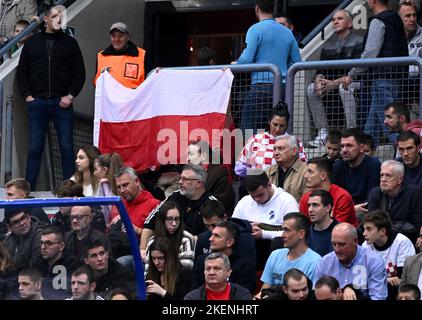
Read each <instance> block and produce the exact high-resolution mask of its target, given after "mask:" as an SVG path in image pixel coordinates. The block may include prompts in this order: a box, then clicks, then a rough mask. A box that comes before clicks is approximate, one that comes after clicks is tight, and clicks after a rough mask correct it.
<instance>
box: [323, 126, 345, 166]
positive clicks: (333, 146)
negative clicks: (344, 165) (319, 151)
mask: <svg viewBox="0 0 422 320" xmlns="http://www.w3.org/2000/svg"><path fill="white" fill-rule="evenodd" d="M340 150H341V131H338V130H331V131H330V132H328V135H327V142H326V143H325V153H324V154H323V155H322V157H324V158H328V159H330V160H331V163H332V164H334V161H336V160H339V159H342V156H341V153H340Z"/></svg>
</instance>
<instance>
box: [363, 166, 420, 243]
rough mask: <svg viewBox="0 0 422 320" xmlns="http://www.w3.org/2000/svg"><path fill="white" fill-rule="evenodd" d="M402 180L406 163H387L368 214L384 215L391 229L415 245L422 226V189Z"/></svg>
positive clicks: (373, 195) (370, 202)
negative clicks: (387, 218)
mask: <svg viewBox="0 0 422 320" xmlns="http://www.w3.org/2000/svg"><path fill="white" fill-rule="evenodd" d="M403 179H404V165H403V163H401V162H398V161H395V160H387V161H384V162H383V163H382V165H381V175H380V186H379V187H376V188H374V189H372V190H371V192H370V193H369V196H368V211H373V210H377V209H380V210H383V211H385V212H386V213H387V214H388V215H389V216H390V219H391V221H392V229H393V230H395V231H397V232H400V233H403V234H404V235H405V236H407V237H408V238H409V239H410V240H411V241H412V242H413V243H415V241H416V239H417V238H418V236H419V229H420V227H421V226H422V188H420V187H418V186H415V185H411V184H406V183H404V180H403Z"/></svg>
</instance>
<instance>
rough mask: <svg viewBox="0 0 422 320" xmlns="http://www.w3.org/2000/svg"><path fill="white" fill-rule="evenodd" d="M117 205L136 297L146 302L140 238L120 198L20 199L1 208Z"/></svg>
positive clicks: (3, 202) (1, 204)
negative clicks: (125, 233)
mask: <svg viewBox="0 0 422 320" xmlns="http://www.w3.org/2000/svg"><path fill="white" fill-rule="evenodd" d="M110 204H111V205H115V206H116V207H117V209H118V210H119V214H120V217H121V219H122V221H123V224H124V226H125V228H126V232H127V236H128V238H129V243H130V249H131V251H132V255H133V261H134V263H135V276H136V293H137V294H136V296H137V299H138V300H145V298H146V294H145V281H144V264H143V262H142V259H141V254H140V252H139V244H138V238H137V237H136V235H135V231H134V230H133V226H132V222H131V221H130V219H129V215H128V214H127V211H126V208H125V206H124V205H123V202H122V200H121V199H120V197H86V198H60V199H22V200H21V199H20V200H2V201H0V208H26V207H56V206H93V205H110Z"/></svg>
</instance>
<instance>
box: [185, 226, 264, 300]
mask: <svg viewBox="0 0 422 320" xmlns="http://www.w3.org/2000/svg"><path fill="white" fill-rule="evenodd" d="M238 238H239V232H238V229H237V227H236V225H234V224H233V223H232V222H228V221H222V222H220V223H217V225H216V226H215V228H214V229H213V231H212V233H211V237H210V249H211V252H213V253H214V252H222V253H224V255H225V256H227V257H228V258H229V260H230V265H231V272H230V281H232V282H235V283H238V284H239V285H241V286H242V287H245V288H246V289H248V290H249V291H250V292H254V290H255V285H256V259H255V260H252V259H250V258H249V257H248V255H249V253H251V252H253V248H250V249H248V250H246V251H240V250H239V249H238V248H237V247H236V244H237V243H236V241H237V239H238ZM245 252H247V253H248V254H245ZM207 256H208V254H203V255H200V256H199V257H197V258H196V259H195V264H194V266H193V272H192V286H191V288H192V289H193V288H197V287H198V286H200V285H201V284H203V283H204V281H205V280H204V261H205V260H206V258H207Z"/></svg>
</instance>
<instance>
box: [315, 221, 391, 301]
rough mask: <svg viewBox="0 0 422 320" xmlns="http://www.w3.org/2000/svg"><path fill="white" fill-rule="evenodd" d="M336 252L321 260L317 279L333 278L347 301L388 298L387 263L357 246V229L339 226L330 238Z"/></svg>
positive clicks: (341, 224) (316, 271)
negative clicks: (326, 276) (323, 277)
mask: <svg viewBox="0 0 422 320" xmlns="http://www.w3.org/2000/svg"><path fill="white" fill-rule="evenodd" d="M331 242H332V244H333V249H334V252H330V253H329V254H327V255H325V256H324V257H322V258H321V260H320V261H319V263H318V266H317V268H316V270H315V278H314V279H319V278H321V277H322V276H324V275H328V276H333V277H334V278H336V279H337V281H338V282H339V283H340V285H341V288H342V289H344V290H343V295H344V300H357V299H368V298H369V299H371V300H385V299H386V298H387V273H386V272H385V263H384V260H383V259H382V258H381V257H380V256H379V255H377V254H376V253H374V252H373V251H371V250H368V249H366V248H362V247H361V246H359V245H358V235H357V231H356V228H355V227H354V226H352V225H351V224H349V223H340V224H338V225H336V226H335V227H334V230H333V232H332V234H331Z"/></svg>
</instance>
